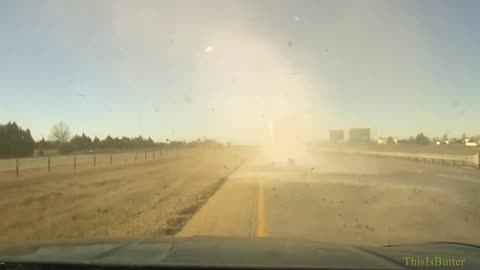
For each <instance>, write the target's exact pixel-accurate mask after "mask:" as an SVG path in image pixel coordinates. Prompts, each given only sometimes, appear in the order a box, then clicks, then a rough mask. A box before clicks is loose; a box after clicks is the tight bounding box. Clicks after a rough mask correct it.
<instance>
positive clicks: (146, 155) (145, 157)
mask: <svg viewBox="0 0 480 270" xmlns="http://www.w3.org/2000/svg"><path fill="white" fill-rule="evenodd" d="M144 160H147V151H145V158H144Z"/></svg>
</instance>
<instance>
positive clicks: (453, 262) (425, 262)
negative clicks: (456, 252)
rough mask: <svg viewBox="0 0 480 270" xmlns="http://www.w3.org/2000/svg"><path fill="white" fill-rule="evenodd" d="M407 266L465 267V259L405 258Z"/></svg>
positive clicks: (436, 257)
mask: <svg viewBox="0 0 480 270" xmlns="http://www.w3.org/2000/svg"><path fill="white" fill-rule="evenodd" d="M403 258H404V263H405V266H413V267H415V266H418V267H422V266H455V267H462V266H464V265H465V259H463V258H444V257H438V256H435V257H403Z"/></svg>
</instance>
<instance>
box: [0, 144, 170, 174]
mask: <svg viewBox="0 0 480 270" xmlns="http://www.w3.org/2000/svg"><path fill="white" fill-rule="evenodd" d="M167 154H168V151H166V150H150V151H147V150H142V151H133V152H121V153H102V154H81V155H65V156H52V157H35V158H18V159H1V160H0V172H9V171H14V172H15V174H16V175H17V176H19V175H20V174H21V171H22V170H32V169H45V170H46V171H48V172H52V171H54V170H55V169H59V168H62V169H63V168H71V169H72V170H76V169H80V168H81V169H83V168H94V167H99V166H105V165H118V164H126V163H128V162H135V161H137V162H138V161H152V160H157V159H159V158H160V157H162V156H164V155H167Z"/></svg>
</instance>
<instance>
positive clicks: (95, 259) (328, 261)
mask: <svg viewBox="0 0 480 270" xmlns="http://www.w3.org/2000/svg"><path fill="white" fill-rule="evenodd" d="M406 257H413V258H415V259H421V258H427V257H428V258H430V259H434V258H436V257H439V258H441V259H463V260H464V266H463V267H462V269H480V247H479V246H475V245H468V244H462V243H450V242H436V243H423V244H412V245H396V246H380V247H377V246H347V245H335V244H326V243H319V242H313V241H294V240H285V239H272V238H230V237H228V238H226V237H187V238H184V237H158V238H157V237H156V238H139V239H128V240H125V239H119V240H109V241H82V242H71V243H69V242H66V243H65V242H64V243H50V244H38V245H30V246H16V247H11V246H10V247H1V248H0V261H1V262H5V263H47V264H49V263H54V264H57V263H62V264H85V265H129V266H132V265H133V266H152V265H154V266H205V267H268V268H296V267H299V268H310V267H311V268H317V269H318V268H340V269H342V268H343V269H345V268H348V269H405V268H406V266H405V260H406V259H405V258H406ZM436 268H437V269H438V267H436Z"/></svg>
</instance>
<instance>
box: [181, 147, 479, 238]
mask: <svg viewBox="0 0 480 270" xmlns="http://www.w3.org/2000/svg"><path fill="white" fill-rule="evenodd" d="M295 163H296V164H295V165H291V164H288V162H282V163H278V162H277V163H272V162H271V160H270V159H268V158H267V157H258V158H256V159H252V160H250V162H248V163H247V164H245V165H244V166H243V167H241V168H240V169H239V170H237V171H236V172H235V173H234V174H232V175H230V177H229V179H228V181H227V182H226V183H225V184H224V185H223V186H222V188H220V189H219V190H218V192H217V193H216V194H215V195H213V196H212V197H211V198H210V199H209V200H208V201H207V203H206V204H204V206H203V207H202V208H201V209H200V210H199V211H198V212H197V213H196V214H195V215H194V216H193V217H192V219H190V221H189V222H188V223H187V224H186V225H185V227H184V228H183V230H182V231H181V232H179V233H178V234H177V235H179V236H192V235H215V236H240V237H275V238H277V237H278V238H288V239H309V240H317V241H324V242H331V243H347V244H363V245H369V244H372V245H380V244H399V243H417V242H427V241H456V242H468V243H480V211H479V210H480V170H476V169H473V168H472V169H469V168H459V167H449V166H441V165H434V164H425V163H420V162H416V161H408V160H398V159H388V158H379V159H376V158H372V157H363V156H354V155H338V154H320V155H316V156H314V157H308V160H307V159H305V160H301V159H299V160H296V162H295Z"/></svg>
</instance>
